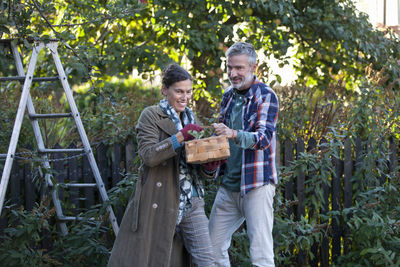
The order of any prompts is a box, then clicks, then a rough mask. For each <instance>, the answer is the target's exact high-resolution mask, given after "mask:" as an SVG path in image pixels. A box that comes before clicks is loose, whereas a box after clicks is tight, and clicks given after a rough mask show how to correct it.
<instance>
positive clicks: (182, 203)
mask: <svg viewBox="0 0 400 267" xmlns="http://www.w3.org/2000/svg"><path fill="white" fill-rule="evenodd" d="M159 105H160V108H161V110H162V111H163V112H164V113H165V114H166V115H167V116H168V117H169V118H170V119H171V120H172V121H173V122H174V123H175V126H176V129H177V130H178V131H179V130H181V129H182V128H183V126H182V122H181V120H180V118H179V116H178V114H177V113H176V111H175V109H174V108H173V107H171V105H170V104H169V103H168V101H167V100H166V99H163V100H161V101H160V104H159ZM182 121H183V125H186V124H189V123H195V120H194V115H193V112H192V110H191V109H190V108H188V107H186V108H185V110H184V111H183V113H182ZM188 167H189V166H188V165H187V164H186V160H185V150H184V149H182V152H181V154H180V155H179V181H180V189H181V194H180V199H179V213H178V219H177V222H176V225H178V224H179V223H180V222H181V220H182V218H183V216H184V215H185V213H186V212H187V211H188V210H190V209H191V207H192V202H191V199H192V186H196V185H195V184H194V183H193V175H192V173H191V168H188ZM200 190H201V189H200ZM200 190H197V191H198V192H199V193H200Z"/></svg>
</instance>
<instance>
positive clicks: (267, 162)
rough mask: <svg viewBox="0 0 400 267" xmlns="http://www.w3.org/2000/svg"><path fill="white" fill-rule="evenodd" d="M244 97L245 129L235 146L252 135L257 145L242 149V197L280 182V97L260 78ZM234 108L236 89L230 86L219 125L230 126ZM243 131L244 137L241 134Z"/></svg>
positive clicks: (243, 128) (243, 115)
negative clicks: (278, 122)
mask: <svg viewBox="0 0 400 267" xmlns="http://www.w3.org/2000/svg"><path fill="white" fill-rule="evenodd" d="M244 97H245V104H244V105H243V108H242V130H239V131H238V136H237V138H236V140H235V143H236V144H237V145H239V146H240V145H241V143H242V142H241V140H240V139H241V138H242V137H243V138H244V137H245V136H247V137H248V134H249V133H251V134H252V135H253V137H254V145H253V146H252V147H251V148H245V147H243V150H242V162H241V181H240V191H241V195H242V196H244V195H245V194H246V193H248V192H250V191H251V190H252V189H254V188H257V187H260V186H263V185H265V184H269V183H274V184H277V183H278V175H277V170H276V161H275V148H276V123H277V119H278V113H279V102H278V97H277V96H276V94H275V92H274V91H273V90H272V89H271V88H270V87H268V86H267V85H265V84H263V83H261V82H260V81H258V80H257V79H255V81H254V83H253V85H252V86H251V87H250V89H249V91H248V92H247V93H246V94H245V95H244ZM234 105H235V96H234V90H233V88H232V87H230V88H228V89H227V90H226V92H225V93H224V94H223V96H222V101H221V112H220V117H219V122H222V123H224V124H225V125H230V115H231V112H232V108H233V107H234ZM242 131H243V133H245V134H242V133H241V132H242Z"/></svg>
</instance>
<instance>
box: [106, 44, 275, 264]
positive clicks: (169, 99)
mask: <svg viewBox="0 0 400 267" xmlns="http://www.w3.org/2000/svg"><path fill="white" fill-rule="evenodd" d="M226 57H227V71H228V76H229V80H230V82H231V86H230V87H229V88H228V89H227V90H226V92H225V93H224V95H223V97H222V102H221V111H220V116H219V123H214V124H212V126H213V128H214V129H215V132H216V134H217V135H227V136H228V137H229V143H230V153H231V156H230V157H229V158H228V159H227V160H226V161H217V162H211V163H206V164H202V165H200V164H197V165H195V164H189V163H186V160H185V157H184V153H183V149H184V146H183V143H184V142H185V141H188V140H191V139H193V136H192V135H190V134H189V131H190V130H196V131H199V130H201V129H202V127H201V126H200V125H199V122H198V121H197V119H196V117H195V116H194V114H193V112H192V111H191V110H190V109H189V108H188V107H187V104H188V102H189V100H190V99H191V96H192V80H193V79H192V77H191V76H190V74H189V73H188V72H187V71H185V70H184V69H182V68H181V67H180V66H178V65H176V64H171V65H169V66H168V67H166V68H165V69H164V70H163V73H162V93H163V95H164V96H165V98H164V99H163V100H161V101H160V103H159V104H157V105H155V106H152V107H147V108H146V109H145V110H144V111H143V112H142V114H141V116H140V118H139V122H138V124H137V127H136V129H137V141H138V152H139V155H140V158H141V160H142V166H141V168H140V173H139V179H138V181H137V184H136V187H135V192H134V193H133V195H132V197H131V199H130V201H129V204H128V207H127V209H126V211H125V214H124V217H123V219H122V223H121V228H120V231H119V234H118V236H117V238H116V240H115V243H114V247H113V250H112V254H111V258H110V260H109V263H108V266H110V267H121V266H135V267H147V266H150V267H159V266H170V267H176V266H189V265H190V264H192V265H194V266H205V267H209V266H230V263H229V256H228V248H229V246H230V243H231V238H232V234H233V233H234V232H235V231H236V230H237V229H238V228H239V226H240V225H241V224H242V223H243V222H244V221H245V220H246V226H247V234H248V236H249V240H250V257H251V262H252V264H253V265H254V266H274V251H273V239H272V226H273V197H274V195H275V185H276V184H277V183H278V177H277V172H276V165H275V145H276V122H277V117H278V99H277V96H276V95H275V93H274V92H273V91H272V90H271V88H269V87H268V86H266V85H265V84H263V83H261V82H260V81H259V80H258V79H257V78H256V77H255V75H254V73H255V70H256V67H257V55H256V52H255V50H254V48H253V46H252V45H250V44H248V43H243V42H238V43H235V44H234V45H232V46H231V47H230V48H229V49H228V50H227V52H226ZM215 173H217V176H219V178H220V179H221V187H220V188H219V190H218V193H217V196H216V198H215V201H214V204H213V207H212V211H211V215H210V219H209V220H208V218H207V216H206V214H205V212H204V200H203V196H204V192H203V187H202V183H201V179H204V178H205V177H210V176H213V175H215ZM187 252H188V253H189V254H190V256H189V255H188V253H187Z"/></svg>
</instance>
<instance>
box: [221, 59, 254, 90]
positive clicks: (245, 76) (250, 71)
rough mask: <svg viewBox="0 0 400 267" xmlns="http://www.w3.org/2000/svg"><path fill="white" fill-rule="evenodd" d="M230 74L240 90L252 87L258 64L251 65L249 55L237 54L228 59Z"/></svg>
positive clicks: (232, 81) (235, 85)
mask: <svg viewBox="0 0 400 267" xmlns="http://www.w3.org/2000/svg"><path fill="white" fill-rule="evenodd" d="M227 67H228V76H229V81H230V82H231V84H232V86H233V87H234V88H236V89H238V90H245V89H248V88H250V86H251V85H252V84H253V75H254V71H255V70H256V67H257V64H254V65H253V66H250V64H249V57H248V56H247V55H235V56H230V57H228V60H227Z"/></svg>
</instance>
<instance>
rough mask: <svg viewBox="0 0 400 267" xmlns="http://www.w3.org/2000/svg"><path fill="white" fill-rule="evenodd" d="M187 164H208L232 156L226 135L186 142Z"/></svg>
mask: <svg viewBox="0 0 400 267" xmlns="http://www.w3.org/2000/svg"><path fill="white" fill-rule="evenodd" d="M185 153H186V162H188V163H196V164H198V163H206V162H211V161H216V160H221V159H226V158H228V157H229V156H230V151H229V142H228V137H227V136H226V135H221V136H212V137H208V138H203V139H195V140H192V141H187V142H185Z"/></svg>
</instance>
